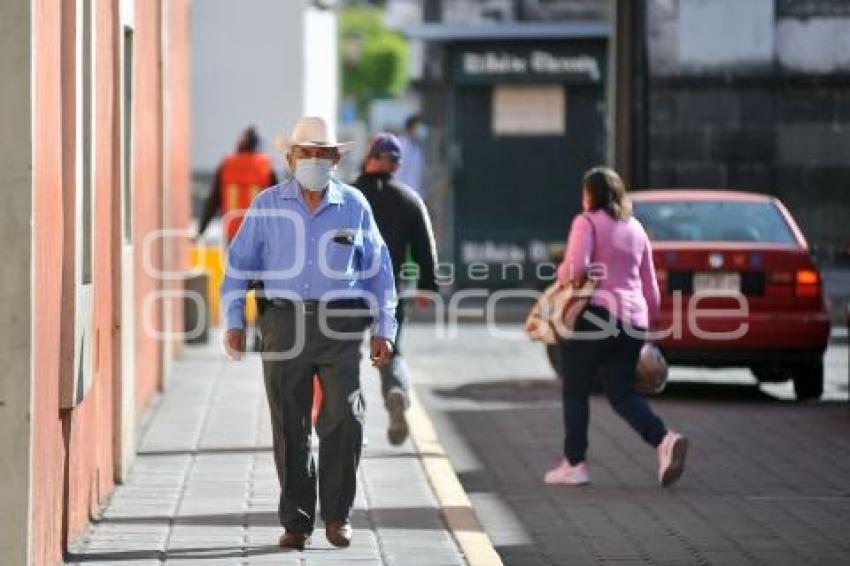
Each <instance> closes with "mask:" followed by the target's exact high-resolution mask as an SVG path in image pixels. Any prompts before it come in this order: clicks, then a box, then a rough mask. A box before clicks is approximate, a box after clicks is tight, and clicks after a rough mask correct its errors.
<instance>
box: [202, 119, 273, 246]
mask: <svg viewBox="0 0 850 566" xmlns="http://www.w3.org/2000/svg"><path fill="white" fill-rule="evenodd" d="M277 183H278V179H277V175H275V172H274V169H273V168H272V159H271V157H269V156H268V155H267V154H265V153H262V152H261V151H260V136H259V135H258V134H257V130H256V129H255V128H254V127H253V126H251V127H249V128H247V129H246V130H245V131H243V132H242V134H241V135H240V136H239V141H238V143H237V144H236V151H235V152H234V153H231V154H230V155H228V156H227V157H225V158H224V160H223V161H222V162H221V165H219V167H218V169H217V170H216V172H215V178H214V180H213V183H212V186H211V188H210V193H209V196H208V197H207V201H206V203H205V204H204V210H203V212H202V213H201V218H200V220H199V221H198V236H200V235H202V234H203V233H204V231H205V230H206V229H207V226H208V225H209V223H210V221H211V220H212V219H213V217H215V215H216V214H217V213H218V212H221V216H222V226H221V232H222V235H223V236H224V239H225V243H227V244H230V242H231V241H232V240H233V238H234V237H235V236H236V232H238V231H239V227H240V226H241V225H242V219H243V217H244V213H245V211H246V210H247V209H248V206H250V204H251V201H252V200H253V199H254V197H255V196H257V194H258V193H259V192H260V191H262V190H263V189H265V188H267V187H271V186H273V185H276V184H277Z"/></svg>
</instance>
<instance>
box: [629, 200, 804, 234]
mask: <svg viewBox="0 0 850 566" xmlns="http://www.w3.org/2000/svg"><path fill="white" fill-rule="evenodd" d="M634 212H635V216H636V217H637V218H638V220H640V221H641V223H642V224H643V226H644V228H646V232H647V234H649V237H650V239H652V240H661V241H669V242H694V241H712V242H766V243H777V244H793V243H796V241H797V240H796V238H795V237H794V234H793V233H792V232H791V229H790V228H789V227H788V223H787V222H785V218H784V217H783V216H782V213H781V212H780V211H779V209H778V208H777V207H776V206H775V205H774V204H773V203H771V202H736V201H724V200H710V201H703V200H700V201H679V200H676V201H672V200H671V201H652V202H635V203H634Z"/></svg>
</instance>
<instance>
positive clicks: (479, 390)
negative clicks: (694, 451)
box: [433, 378, 846, 406]
mask: <svg viewBox="0 0 850 566" xmlns="http://www.w3.org/2000/svg"><path fill="white" fill-rule="evenodd" d="M433 392H434V394H435V395H436V396H438V397H441V398H444V399H465V400H470V401H478V402H483V403H486V402H508V403H536V402H539V403H543V402H553V401H554V402H558V403H560V400H561V382H560V381H558V380H554V379H523V378H517V379H511V380H504V381H483V382H477V383H469V384H466V385H462V386H460V387H455V388H451V389H448V388H443V389H434V390H433ZM603 395H604V393H603ZM649 400H650V402H656V401H659V402H664V401H668V400H679V401H693V402H699V401H704V402H724V403H745V404H775V405H796V404H797V403H796V402H795V401H792V400H786V399H779V398H776V397H773V396H772V395H769V394H767V393H765V392H764V391H762V390H761V389H760V388H759V386H758V384H756V383H752V384H742V383H706V382H697V381H671V382H669V383H668V384H667V388H666V389H665V390H664V392H663V393H662V394H660V395H655V396H652V397H649ZM838 404H846V401H831V400H829V401H820V402H817V403H813V404H811V403H810V404H807V405H806V406H811V405H815V406H830V405H838ZM801 406H802V405H801Z"/></svg>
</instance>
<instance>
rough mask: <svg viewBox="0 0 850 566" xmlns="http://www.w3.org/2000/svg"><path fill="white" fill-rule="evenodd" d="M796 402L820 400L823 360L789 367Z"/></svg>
mask: <svg viewBox="0 0 850 566" xmlns="http://www.w3.org/2000/svg"><path fill="white" fill-rule="evenodd" d="M789 369H790V370H791V375H792V379H793V380H794V393H795V394H796V395H797V400H798V401H809V400H814V399H820V397H821V395H823V360H816V361H812V362H804V363H798V364H792V365H791V366H789Z"/></svg>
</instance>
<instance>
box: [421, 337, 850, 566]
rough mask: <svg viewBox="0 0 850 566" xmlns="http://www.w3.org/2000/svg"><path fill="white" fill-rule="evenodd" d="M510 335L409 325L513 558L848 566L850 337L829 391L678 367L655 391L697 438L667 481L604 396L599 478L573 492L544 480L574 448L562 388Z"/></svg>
mask: <svg viewBox="0 0 850 566" xmlns="http://www.w3.org/2000/svg"><path fill="white" fill-rule="evenodd" d="M500 330H501V331H503V332H504V333H508V332H510V333H511V334H512V335H513V336H515V337H516V339H514V340H510V339H507V338H506V337H505V336H504V335H502V336H496V335H494V334H493V332H492V331H491V330H488V329H487V328H486V327H484V326H483V325H475V324H466V325H461V326H460V327H459V328H458V334H457V335H456V336H451V337H448V338H445V339H444V338H442V337H440V335H438V334H436V332H435V329H434V327H433V326H430V325H416V324H411V325H408V326H406V327H405V333H406V335H405V352H406V353H407V355H408V356H409V360H410V362H411V367H412V369H413V370H414V372H415V378H416V379H415V381H416V387H417V391H418V392H419V394H420V396H419V397H420V399H421V401H422V403H423V405H425V407H426V408H427V409H428V412H429V415H430V417H431V419H432V421H433V423H434V426H435V427H436V429H437V432H438V433H439V435H440V441H441V444H442V446H443V447H444V449H445V450H446V452H447V453H448V455H449V457H450V459H451V463H452V465H453V467H454V469H455V471H456V472H457V475H458V477H459V479H460V481H461V483H462V484H463V487H464V488H465V490H466V493H467V494H468V495H469V498H470V499H471V500H472V503H473V505H474V507H475V511H476V513H477V515H478V518H479V519H480V521H481V524H482V526H483V528H484V529H485V530H486V532H487V533H488V534H489V535H490V539H491V540H492V543H493V545H494V546H495V549H496V551H497V552H498V553H499V555H500V556H501V558H502V560H503V561H504V563H505V564H510V565H521V566H552V565H569V566H579V565H584V564H587V565H599V564H658V565H669V566H681V565H686V564H700V565H707V564H711V565H730V566H731V565H739V564H752V565H757V564H765V565H770V566H775V565H786V564H787V565H789V566H798V565H801V564H822V565H836V566H838V565H846V564H850V407H848V406H847V403H846V399H847V374H846V367H847V345H846V344H831V345H830V348H831V349H832V350H833V354H832V355H833V359H834V360H835V361H836V364H837V365H836V366H835V367H837V368H838V370H839V372H838V373H837V375H829V376H828V384H829V387H828V391H829V392H830V396H831V398H832V399H833V400H830V401H823V402H811V403H795V402H793V401H789V400H785V399H783V398H781V397H780V396H774V394H773V393H769V392H774V391H776V392H777V393H782V391H780V390H777V389H776V388H775V387H774V386H770V387H766V386H763V387H761V388H759V387H757V386H756V385H755V384H754V380H753V378H752V376H751V375H750V374H749V372H748V371H747V370H741V369H737V370H736V369H730V370H715V372H714V373H712V372H709V371H708V370H701V372H702V373H699V374H693V373H689V372H688V371H683V368H673V370H672V377H673V380H674V381H673V382H672V383H670V385H669V386H668V390H667V391H666V392H665V393H664V394H663V395H661V396H659V397H654V398H653V399H652V400H651V403H652V405H653V408H654V409H655V410H656V411H658V413H659V414H660V415H662V417H663V418H664V419H665V420H667V422H668V424H669V425H670V426H672V427H674V428H677V429H679V430H681V431H682V432H684V433H686V434H687V435H688V436H689V437H690V440H691V449H690V453H689V456H688V464H687V469H686V472H685V475H684V476H683V477H682V479H681V481H680V482H679V483H677V484H676V485H675V486H674V487H672V488H670V489H662V488H660V487H659V486H658V485H657V483H656V465H657V461H656V454H655V451H654V450H653V449H652V448H650V447H648V446H646V445H645V444H644V443H643V442H642V441H641V440H640V438H639V437H637V435H635V433H634V432H633V431H632V430H631V429H630V428H629V427H628V425H626V424H625V423H624V422H623V421H622V420H621V419H620V418H619V417H618V416H617V415H616V414H615V413H614V411H613V410H612V409H611V407H610V406H608V403H607V401H606V400H605V398H604V397H603V396H599V395H594V396H593V398H592V400H591V425H590V451H589V455H588V456H589V465H590V471H591V474H592V477H593V483H592V484H591V485H589V486H586V487H582V488H570V487H565V486H547V485H545V484H544V483H543V481H542V477H543V474H544V473H545V471H546V470H547V469H548V468H550V467H552V466H554V465H555V464H556V463H557V462H558V460H559V459H560V457H561V454H562V453H563V452H562V450H563V448H562V447H563V420H562V414H561V402H560V398H561V392H560V383H559V381H558V380H557V379H556V378H555V377H554V375H553V372H552V370H551V368H549V366H548V362H547V361H546V357H545V354H544V351H543V348H542V347H541V346H540V345H539V344H532V343H530V342H528V341H527V340H525V339H524V337H523V335H522V332H521V330H520V327H519V326H517V325H514V326H503V327H502V328H500ZM828 358H829V355H828ZM828 367H829V368H832V367H833V366H832V365H831V364H828ZM833 373H835V372H833ZM691 377H698V378H699V379H700V381H689V379H690V378H691Z"/></svg>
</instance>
